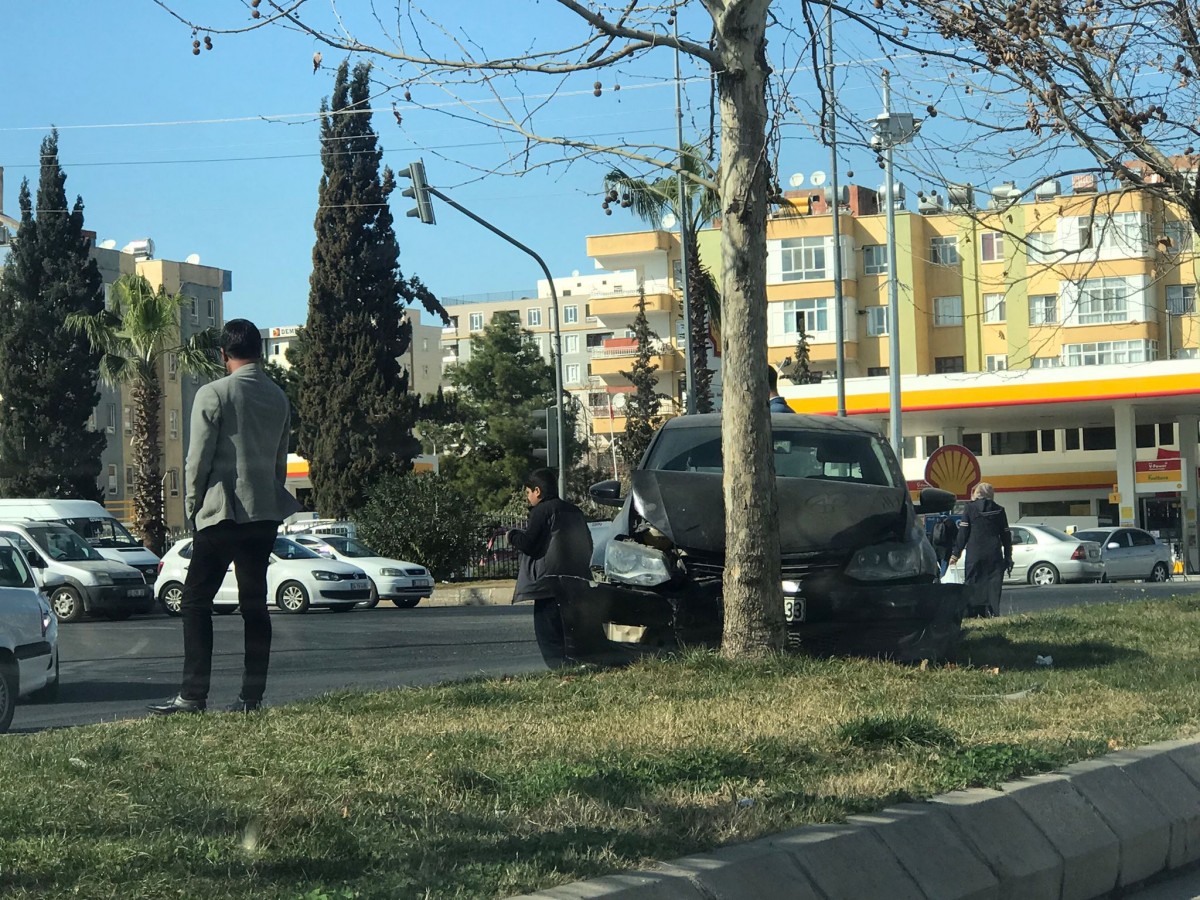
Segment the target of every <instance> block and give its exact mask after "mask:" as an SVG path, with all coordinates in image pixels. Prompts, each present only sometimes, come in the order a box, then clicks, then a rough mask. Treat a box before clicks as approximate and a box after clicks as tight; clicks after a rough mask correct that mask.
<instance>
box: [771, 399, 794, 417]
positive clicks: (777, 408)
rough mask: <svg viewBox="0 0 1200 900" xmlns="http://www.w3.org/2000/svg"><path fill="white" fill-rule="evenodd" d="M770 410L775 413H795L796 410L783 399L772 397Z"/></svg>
mask: <svg viewBox="0 0 1200 900" xmlns="http://www.w3.org/2000/svg"><path fill="white" fill-rule="evenodd" d="M769 405H770V408H771V412H773V413H794V412H795V410H794V409H792V408H791V407H790V406H788V402H787V401H786V400H784V399H783V398H782V397H772V398H771V400H770V404H769Z"/></svg>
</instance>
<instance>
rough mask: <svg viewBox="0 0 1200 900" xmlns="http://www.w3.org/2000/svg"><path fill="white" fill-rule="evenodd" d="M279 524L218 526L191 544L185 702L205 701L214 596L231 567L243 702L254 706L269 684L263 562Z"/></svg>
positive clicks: (268, 622)
mask: <svg viewBox="0 0 1200 900" xmlns="http://www.w3.org/2000/svg"><path fill="white" fill-rule="evenodd" d="M278 530H279V523H278V522H246V523H244V524H240V525H239V524H238V523H236V522H221V523H219V524H217V525H211V526H209V527H208V528H202V529H200V530H199V531H197V532H196V536H195V538H194V540H193V541H192V562H191V566H190V567H189V568H188V573H187V579H186V580H185V581H184V585H183V600H182V603H181V606H180V612H181V614H182V616H183V686H182V687H181V688H180V690H179V696H180V697H182V698H183V699H184V700H207V699H208V685H209V680H210V678H211V675H212V651H213V629H212V612H213V597H215V596H216V595H217V590H218V589H219V588H220V587H221V582H222V581H223V580H224V578H225V573H226V572H228V571H229V564H230V563H233V566H234V571H235V574H236V576H237V586H238V605H239V606H240V608H241V612H242V621H243V623H244V625H245V629H246V658H245V666H244V669H243V672H242V699H243V700H246V701H247V702H251V703H257V702H259V701H260V700H262V696H263V691H264V690H265V689H266V686H267V663H268V661H269V659H270V656H271V616H270V614H269V613H268V612H267V563H268V561H269V559H270V556H271V548H272V547H273V546H274V545H275V537H276V533H277V532H278Z"/></svg>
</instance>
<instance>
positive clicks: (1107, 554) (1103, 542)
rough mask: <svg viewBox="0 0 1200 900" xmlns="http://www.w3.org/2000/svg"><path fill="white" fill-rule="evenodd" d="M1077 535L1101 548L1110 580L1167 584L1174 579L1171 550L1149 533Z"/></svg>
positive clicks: (1107, 530)
mask: <svg viewBox="0 0 1200 900" xmlns="http://www.w3.org/2000/svg"><path fill="white" fill-rule="evenodd" d="M1075 536H1076V537H1078V538H1081V539H1083V540H1088V541H1096V542H1097V543H1098V544H1099V545H1100V547H1101V548H1102V549H1101V551H1100V552H1101V555H1102V556H1103V558H1104V574H1105V579H1106V580H1107V581H1121V580H1133V579H1139V580H1144V581H1167V580H1168V579H1169V578H1170V577H1171V568H1172V559H1171V548H1170V547H1168V546H1167V545H1166V544H1163V543H1160V542H1159V540H1158V539H1157V538H1156V537H1155V536H1154V535H1152V534H1151V533H1150V532H1148V531H1143V530H1142V529H1140V528H1089V529H1087V530H1086V531H1078V532H1076V533H1075Z"/></svg>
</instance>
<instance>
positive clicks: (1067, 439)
mask: <svg viewBox="0 0 1200 900" xmlns="http://www.w3.org/2000/svg"><path fill="white" fill-rule="evenodd" d="M1063 439H1064V440H1063V449H1065V450H1078V449H1079V429H1078V428H1068V429H1067V430H1066V431H1064V432H1063Z"/></svg>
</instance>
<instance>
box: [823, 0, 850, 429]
mask: <svg viewBox="0 0 1200 900" xmlns="http://www.w3.org/2000/svg"><path fill="white" fill-rule="evenodd" d="M825 89H826V91H827V93H828V95H829V102H828V104H827V107H826V111H825V117H826V119H828V122H827V124H826V128H827V129H828V132H827V133H828V141H829V178H830V182H829V187H830V190H831V191H832V192H833V202H832V203H830V204H829V205H830V208H831V209H832V210H833V303H834V311H833V317H834V318H833V321H834V335H835V342H836V344H837V364H836V374H837V414H838V415H839V416H843V417H844V416H845V415H846V310H845V309H844V308H843V302H842V230H841V218H842V215H841V202H842V195H841V190H840V189H839V187H838V157H837V110H836V108H835V107H836V104H835V101H836V98H837V93H836V91H837V89H836V87H835V86H834V83H833V4H830V5H829V6H827V7H825Z"/></svg>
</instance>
